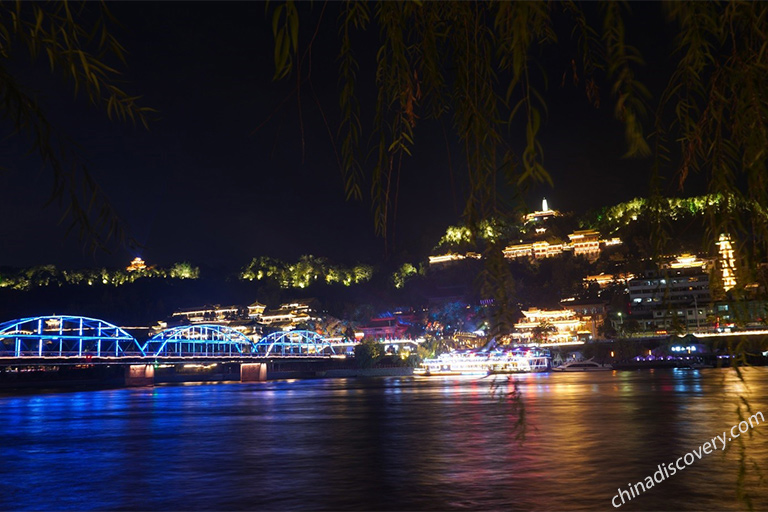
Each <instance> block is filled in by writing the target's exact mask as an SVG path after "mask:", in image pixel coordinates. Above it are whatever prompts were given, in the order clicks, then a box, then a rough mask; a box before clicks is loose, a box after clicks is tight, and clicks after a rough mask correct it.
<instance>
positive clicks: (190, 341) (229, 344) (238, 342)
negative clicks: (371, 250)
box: [143, 324, 256, 357]
mask: <svg viewBox="0 0 768 512" xmlns="http://www.w3.org/2000/svg"><path fill="white" fill-rule="evenodd" d="M143 351H144V353H145V354H146V355H147V356H151V357H168V356H178V357H200V356H203V357H216V356H219V357H221V356H243V355H256V354H255V352H256V351H255V344H254V343H253V342H252V341H251V340H250V339H248V337H247V336H245V335H244V334H243V333H241V332H240V331H238V330H236V329H233V328H232V327H229V326H227V325H219V324H195V325H183V326H180V327H172V328H170V329H166V330H164V331H162V332H159V333H158V334H156V335H154V336H153V337H152V338H150V339H149V340H148V341H147V342H146V343H145V344H144V347H143Z"/></svg>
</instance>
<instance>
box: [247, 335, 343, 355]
mask: <svg viewBox="0 0 768 512" xmlns="http://www.w3.org/2000/svg"><path fill="white" fill-rule="evenodd" d="M256 351H257V353H258V354H259V355H262V356H265V357H267V356H286V357H297V356H298V357H301V356H307V357H318V356H325V357H327V356H331V355H333V354H335V353H336V351H335V350H334V349H333V345H332V344H331V342H330V341H328V340H326V339H325V338H324V337H323V336H321V335H320V334H317V333H316V332H312V331H280V332H273V333H272V334H269V335H267V336H264V337H263V338H261V339H260V340H259V341H258V342H257V343H256Z"/></svg>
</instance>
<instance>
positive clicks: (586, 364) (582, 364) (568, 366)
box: [552, 359, 613, 372]
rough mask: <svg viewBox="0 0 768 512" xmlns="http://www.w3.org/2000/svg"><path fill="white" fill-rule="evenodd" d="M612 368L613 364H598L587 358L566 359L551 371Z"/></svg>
mask: <svg viewBox="0 0 768 512" xmlns="http://www.w3.org/2000/svg"><path fill="white" fill-rule="evenodd" d="M609 370H613V366H611V365H610V364H600V363H598V362H595V361H593V360H592V359H587V360H586V361H568V362H567V363H563V364H562V365H560V366H555V367H553V368H552V371H553V372H600V371H609Z"/></svg>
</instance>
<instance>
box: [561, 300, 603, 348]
mask: <svg viewBox="0 0 768 512" xmlns="http://www.w3.org/2000/svg"><path fill="white" fill-rule="evenodd" d="M560 306H562V307H564V308H567V309H570V310H572V311H574V312H575V313H576V315H577V316H578V317H579V318H580V320H581V322H582V327H581V328H580V331H579V333H583V332H584V331H588V332H589V335H590V336H591V337H592V338H593V339H596V338H598V337H599V335H598V332H597V331H598V329H599V328H600V327H601V326H602V325H603V324H604V323H605V318H606V316H607V313H608V310H607V304H606V303H605V302H603V301H594V300H585V299H581V300H579V299H574V298H568V299H563V300H561V301H560Z"/></svg>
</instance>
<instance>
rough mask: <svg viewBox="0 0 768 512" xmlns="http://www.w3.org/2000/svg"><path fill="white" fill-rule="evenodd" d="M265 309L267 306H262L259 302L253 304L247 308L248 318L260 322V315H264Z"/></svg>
mask: <svg viewBox="0 0 768 512" xmlns="http://www.w3.org/2000/svg"><path fill="white" fill-rule="evenodd" d="M265 309H267V306H265V305H264V304H262V303H261V302H259V301H256V302H254V303H253V304H251V305H250V306H248V318H252V319H254V320H260V319H261V315H262V313H264V310H265Z"/></svg>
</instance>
